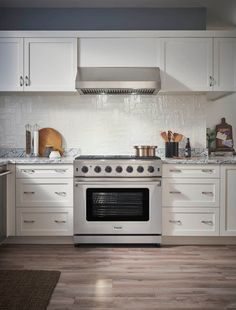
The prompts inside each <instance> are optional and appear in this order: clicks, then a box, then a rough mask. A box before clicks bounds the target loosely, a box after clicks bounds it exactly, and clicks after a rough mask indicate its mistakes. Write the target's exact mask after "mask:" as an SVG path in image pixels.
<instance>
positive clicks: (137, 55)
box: [79, 38, 160, 67]
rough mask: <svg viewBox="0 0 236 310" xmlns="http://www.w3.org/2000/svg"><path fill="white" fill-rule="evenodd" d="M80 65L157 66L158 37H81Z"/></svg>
mask: <svg viewBox="0 0 236 310" xmlns="http://www.w3.org/2000/svg"><path fill="white" fill-rule="evenodd" d="M79 66H81V67H159V66H160V39H158V38H82V39H80V40H79Z"/></svg>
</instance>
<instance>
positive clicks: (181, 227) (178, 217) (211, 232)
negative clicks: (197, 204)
mask: <svg viewBox="0 0 236 310" xmlns="http://www.w3.org/2000/svg"><path fill="white" fill-rule="evenodd" d="M162 226H163V227H162V231H163V235H166V236H219V209H210V208H208V209H202V208H193V209H191V211H187V212H186V209H185V208H165V209H164V210H163V212H162Z"/></svg>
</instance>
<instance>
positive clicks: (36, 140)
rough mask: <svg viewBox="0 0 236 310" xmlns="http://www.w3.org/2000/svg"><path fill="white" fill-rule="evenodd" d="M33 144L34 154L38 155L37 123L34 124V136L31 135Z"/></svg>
mask: <svg viewBox="0 0 236 310" xmlns="http://www.w3.org/2000/svg"><path fill="white" fill-rule="evenodd" d="M33 139H34V140H33V141H34V143H33V145H34V156H35V157H37V156H39V126H38V125H37V124H35V125H34V137H33Z"/></svg>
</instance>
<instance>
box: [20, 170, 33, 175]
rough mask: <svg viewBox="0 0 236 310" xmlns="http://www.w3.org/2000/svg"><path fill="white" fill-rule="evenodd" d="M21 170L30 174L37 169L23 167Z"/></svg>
mask: <svg viewBox="0 0 236 310" xmlns="http://www.w3.org/2000/svg"><path fill="white" fill-rule="evenodd" d="M21 171H22V172H24V173H28V174H33V173H35V170H32V169H22V170H21Z"/></svg>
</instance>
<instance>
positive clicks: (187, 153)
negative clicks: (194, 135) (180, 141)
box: [184, 138, 191, 158]
mask: <svg viewBox="0 0 236 310" xmlns="http://www.w3.org/2000/svg"><path fill="white" fill-rule="evenodd" d="M184 155H185V157H187V158H189V157H191V145H190V140H189V138H187V143H186V146H185V152H184Z"/></svg>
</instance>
